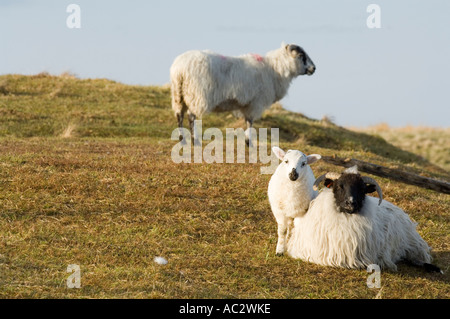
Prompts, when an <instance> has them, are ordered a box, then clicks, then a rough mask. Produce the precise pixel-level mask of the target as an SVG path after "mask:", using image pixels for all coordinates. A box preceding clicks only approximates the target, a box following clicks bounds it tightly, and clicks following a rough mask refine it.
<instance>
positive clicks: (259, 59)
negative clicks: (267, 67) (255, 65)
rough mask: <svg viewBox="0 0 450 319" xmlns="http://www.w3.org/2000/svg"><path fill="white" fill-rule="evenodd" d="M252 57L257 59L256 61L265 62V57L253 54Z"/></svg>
mask: <svg viewBox="0 0 450 319" xmlns="http://www.w3.org/2000/svg"><path fill="white" fill-rule="evenodd" d="M252 56H253V57H254V58H255V60H256V61H258V62H263V57H262V56H260V55H259V54H256V53H252Z"/></svg>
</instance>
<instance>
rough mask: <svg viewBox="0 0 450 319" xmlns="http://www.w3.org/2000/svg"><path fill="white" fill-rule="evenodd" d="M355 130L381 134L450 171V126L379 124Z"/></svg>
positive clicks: (393, 142)
mask: <svg viewBox="0 0 450 319" xmlns="http://www.w3.org/2000/svg"><path fill="white" fill-rule="evenodd" d="M355 130H357V131H360V132H366V133H369V134H373V135H379V136H381V137H382V138H384V139H385V140H386V141H388V142H389V143H392V144H393V145H395V146H397V147H399V148H402V149H404V150H407V151H410V152H413V153H415V154H417V155H420V156H422V157H424V158H426V159H427V160H429V161H430V162H431V163H434V164H436V165H439V166H440V167H442V168H444V169H446V170H447V171H450V128H434V127H413V126H405V127H398V128H393V127H390V126H389V125H387V124H379V125H375V126H371V127H367V128H356V129H355Z"/></svg>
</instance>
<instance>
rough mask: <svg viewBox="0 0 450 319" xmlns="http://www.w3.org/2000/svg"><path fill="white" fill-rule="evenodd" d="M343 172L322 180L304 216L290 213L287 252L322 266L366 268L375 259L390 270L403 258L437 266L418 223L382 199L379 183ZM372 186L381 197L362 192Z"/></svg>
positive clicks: (422, 264) (394, 269) (433, 269)
mask: <svg viewBox="0 0 450 319" xmlns="http://www.w3.org/2000/svg"><path fill="white" fill-rule="evenodd" d="M346 175H348V174H347V173H345V172H344V174H342V175H341V176H339V178H336V176H335V179H334V180H333V179H325V184H326V186H328V187H329V188H324V189H323V191H322V192H321V193H320V194H319V195H318V196H317V198H316V199H314V200H313V201H312V202H311V204H310V207H309V210H308V211H307V213H306V214H305V215H304V216H302V217H297V218H295V220H294V227H293V230H292V235H291V237H290V239H289V241H288V243H287V253H288V255H290V256H291V257H293V258H299V259H302V260H304V261H309V262H313V263H316V264H320V265H326V266H334V267H343V268H367V266H368V265H370V264H377V265H379V266H380V267H381V268H387V269H390V270H393V271H396V270H397V266H396V263H398V262H399V261H401V260H407V261H409V262H411V263H413V264H415V265H418V266H424V267H425V268H426V269H427V270H430V271H440V269H439V268H438V267H436V266H434V265H431V264H430V263H431V260H432V257H431V254H430V250H431V249H430V247H429V246H428V244H427V243H426V242H425V241H424V240H423V239H422V237H421V236H420V235H419V233H418V232H417V230H416V226H417V224H416V223H414V222H413V221H412V220H411V219H410V218H409V216H408V215H407V214H406V213H405V212H404V211H403V210H402V209H400V208H399V207H397V206H395V205H393V204H392V203H390V202H388V201H385V200H382V195H381V189H380V188H379V186H378V184H376V182H374V181H373V180H372V179H369V180H370V181H373V182H374V183H375V184H376V185H373V183H372V185H371V184H370V182H369V183H368V182H367V180H365V181H363V182H361V177H360V175H359V174H358V173H356V174H353V175H354V176H351V178H352V179H354V180H358V183H356V182H355V181H351V182H348V180H344V181H343V182H342V181H341V180H342V179H344V178H345V177H346ZM319 179H321V177H319V178H318V180H319ZM322 180H323V178H322ZM327 181H328V185H327ZM355 183H356V184H358V185H356V186H355ZM316 184H317V180H316ZM330 184H331V185H330ZM332 184H334V185H332ZM375 190H377V191H378V192H379V195H380V198H376V197H371V196H365V193H366V192H373V191H375ZM358 193H360V194H358ZM361 194H362V195H363V196H362V197H361ZM358 196H360V198H358Z"/></svg>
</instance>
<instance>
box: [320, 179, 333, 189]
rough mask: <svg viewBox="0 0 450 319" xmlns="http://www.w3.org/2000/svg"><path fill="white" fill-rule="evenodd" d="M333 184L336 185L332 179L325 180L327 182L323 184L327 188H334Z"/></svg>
mask: <svg viewBox="0 0 450 319" xmlns="http://www.w3.org/2000/svg"><path fill="white" fill-rule="evenodd" d="M333 183H334V180H332V179H330V178H325V182H323V184H324V185H325V187H326V188H332V187H333Z"/></svg>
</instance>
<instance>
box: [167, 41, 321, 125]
mask: <svg viewBox="0 0 450 319" xmlns="http://www.w3.org/2000/svg"><path fill="white" fill-rule="evenodd" d="M307 61H308V63H307V64H306V65H303V64H302V63H300V62H299V59H294V58H293V57H292V56H291V55H289V52H288V51H287V49H286V48H285V46H284V45H282V47H281V48H279V49H277V50H274V51H271V52H269V53H267V55H266V56H265V57H260V56H258V55H254V54H246V55H242V56H239V57H229V56H222V55H220V54H217V53H213V52H210V51H188V52H185V53H183V54H181V55H179V56H178V57H177V58H176V59H175V61H174V62H173V64H172V66H171V68H170V77H171V83H172V108H173V110H174V111H175V113H183V112H184V111H183V110H185V108H187V109H188V112H190V113H192V114H194V115H195V116H196V117H201V115H202V114H203V113H204V112H210V111H213V110H214V111H232V110H237V109H239V110H241V112H242V113H243V114H244V116H245V118H246V119H248V120H251V121H253V120H256V119H259V118H260V117H261V114H262V113H263V111H264V110H265V109H266V108H268V107H269V106H270V105H272V104H273V103H274V102H276V101H278V100H280V99H281V98H283V97H284V96H285V95H286V92H287V90H288V87H289V85H290V83H291V81H292V79H293V78H294V77H296V76H298V75H301V74H305V72H306V69H307V68H309V67H312V66H314V64H313V63H312V61H311V60H310V59H309V57H308V60H307Z"/></svg>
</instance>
